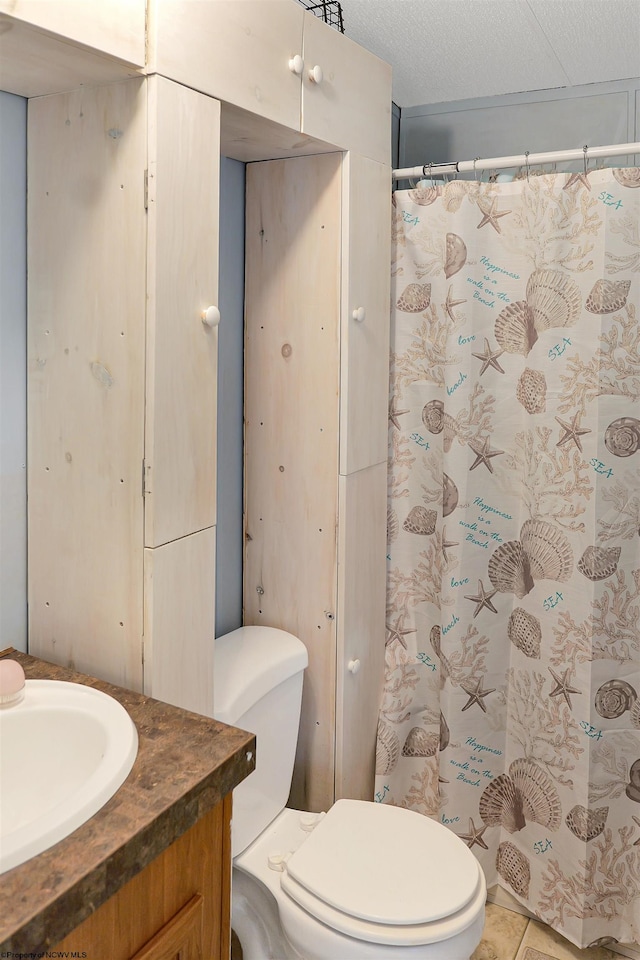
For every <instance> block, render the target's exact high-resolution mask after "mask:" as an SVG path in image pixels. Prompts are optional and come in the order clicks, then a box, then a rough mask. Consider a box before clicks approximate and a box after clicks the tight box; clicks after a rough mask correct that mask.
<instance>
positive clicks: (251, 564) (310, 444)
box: [244, 154, 341, 810]
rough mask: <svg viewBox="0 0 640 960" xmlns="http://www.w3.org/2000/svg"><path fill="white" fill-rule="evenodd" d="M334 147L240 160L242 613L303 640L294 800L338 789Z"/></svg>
mask: <svg viewBox="0 0 640 960" xmlns="http://www.w3.org/2000/svg"><path fill="white" fill-rule="evenodd" d="M340 204H341V156H340V155H336V154H325V155H323V156H317V157H299V158H295V159H289V160H275V161H269V162H266V163H259V164H251V165H250V166H249V167H248V168H247V226H246V262H247V276H246V294H245V315H246V342H245V450H246V461H245V482H246V489H245V525H246V534H245V536H246V549H245V570H244V577H245V589H244V597H245V600H244V606H245V611H244V614H245V623H248V624H255V623H264V624H268V625H269V626H275V627H281V628H282V629H285V630H289V631H291V633H293V634H295V635H296V636H298V637H300V639H301V640H302V641H303V642H304V644H305V645H306V647H307V649H308V651H309V663H310V666H309V669H308V671H307V673H306V676H305V682H304V692H303V703H302V720H301V728H300V737H299V743H298V760H297V763H296V773H295V775H294V781H295V782H294V788H293V793H292V797H293V798H294V799H293V801H292V802H294V803H295V804H300V805H301V808H302V809H308V810H315V809H317V810H319V809H323V808H325V809H326V805H327V802H329V798H330V797H332V796H333V776H334V738H335V611H336V562H337V558H336V525H337V516H338V502H337V498H338V479H337V478H338V443H337V427H338V383H339V364H338V350H339V330H338V326H339V306H340Z"/></svg>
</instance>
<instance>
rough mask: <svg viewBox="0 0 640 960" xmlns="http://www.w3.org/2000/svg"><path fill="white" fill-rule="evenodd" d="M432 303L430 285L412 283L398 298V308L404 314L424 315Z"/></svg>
mask: <svg viewBox="0 0 640 960" xmlns="http://www.w3.org/2000/svg"><path fill="white" fill-rule="evenodd" d="M430 303H431V284H430V283H410V284H409V285H408V286H406V287H405V288H404V290H403V291H402V293H401V294H400V296H399V297H398V300H397V303H396V306H397V307H398V309H399V310H402V311H403V313H422V312H423V310H426V309H427V307H428V306H429V304H430Z"/></svg>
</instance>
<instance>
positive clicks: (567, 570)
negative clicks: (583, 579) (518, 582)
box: [520, 520, 573, 583]
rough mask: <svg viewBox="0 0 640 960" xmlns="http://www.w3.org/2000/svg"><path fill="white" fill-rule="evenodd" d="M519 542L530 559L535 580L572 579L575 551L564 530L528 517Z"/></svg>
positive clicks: (544, 521)
mask: <svg viewBox="0 0 640 960" xmlns="http://www.w3.org/2000/svg"><path fill="white" fill-rule="evenodd" d="M520 542H521V543H522V547H523V549H524V551H525V553H526V554H527V556H528V558H529V563H530V566H531V574H532V576H533V579H534V580H559V581H560V582H562V583H564V582H565V581H566V580H568V579H569V577H570V576H571V573H572V570H573V551H572V549H571V544H570V543H569V541H568V540H567V538H566V537H565V535H564V533H562V531H561V530H558V528H557V527H554V526H552V524H550V523H547V522H546V520H527V521H526V522H525V523H523V525H522V529H521V531H520Z"/></svg>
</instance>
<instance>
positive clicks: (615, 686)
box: [594, 678, 638, 720]
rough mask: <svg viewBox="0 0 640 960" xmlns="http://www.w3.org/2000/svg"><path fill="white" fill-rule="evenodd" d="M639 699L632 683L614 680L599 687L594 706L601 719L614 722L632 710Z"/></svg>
mask: <svg viewBox="0 0 640 960" xmlns="http://www.w3.org/2000/svg"><path fill="white" fill-rule="evenodd" d="M637 699H638V695H637V693H636V691H635V690H634V688H633V687H632V686H631V684H630V683H627V681H626V680H618V679H617V678H614V679H613V680H607V682H606V683H603V684H602V686H601V687H598V689H597V690H596V695H595V698H594V704H595V708H596V710H597V711H598V713H599V714H600V716H601V717H604V718H605V720H613V719H615V718H616V717H621V716H622V714H623V713H625V711H627V710H630V709H631V707H632V706H633V705H634V703H635V702H636V700H637Z"/></svg>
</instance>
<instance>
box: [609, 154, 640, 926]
mask: <svg viewBox="0 0 640 960" xmlns="http://www.w3.org/2000/svg"><path fill="white" fill-rule="evenodd" d="M611 172H612V173H613V175H614V177H615V178H616V180H617V181H618V183H619V184H620V186H621V187H640V167H621V168H619V169H617V170H612V171H611ZM616 942H617V941H616Z"/></svg>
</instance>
